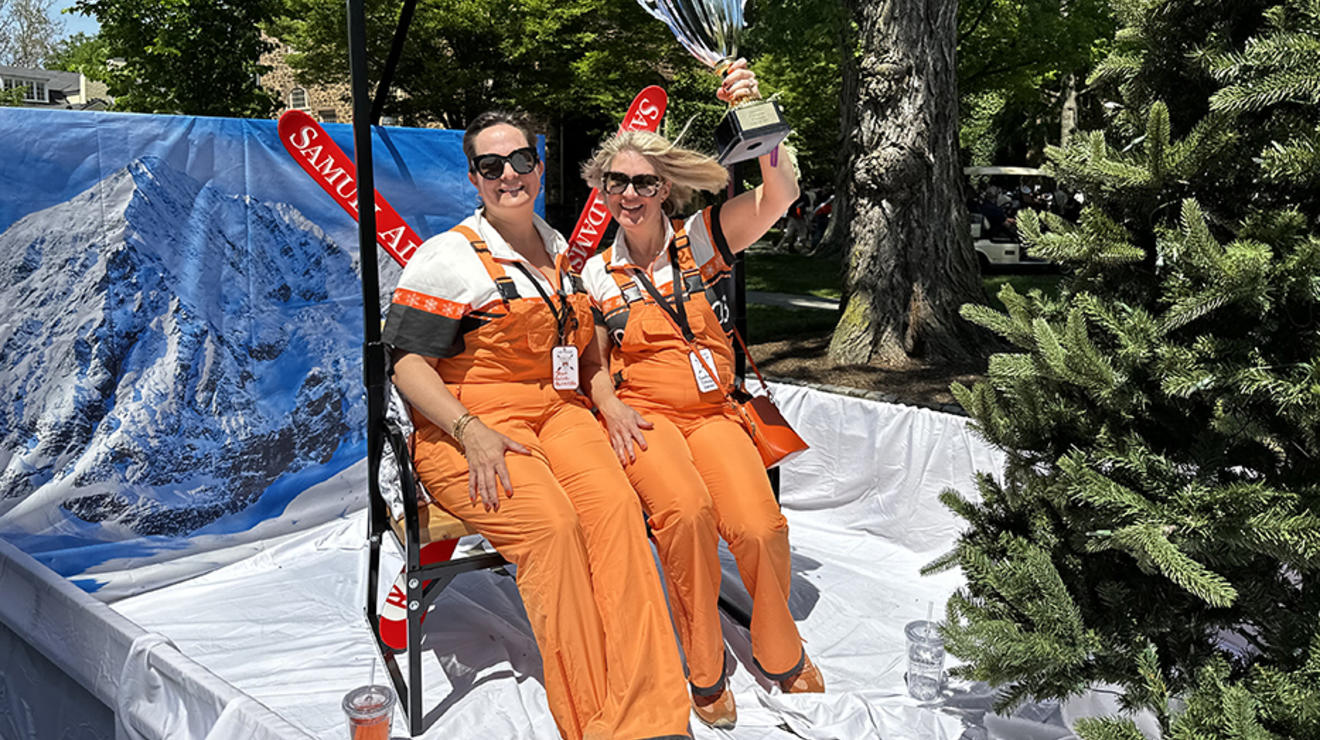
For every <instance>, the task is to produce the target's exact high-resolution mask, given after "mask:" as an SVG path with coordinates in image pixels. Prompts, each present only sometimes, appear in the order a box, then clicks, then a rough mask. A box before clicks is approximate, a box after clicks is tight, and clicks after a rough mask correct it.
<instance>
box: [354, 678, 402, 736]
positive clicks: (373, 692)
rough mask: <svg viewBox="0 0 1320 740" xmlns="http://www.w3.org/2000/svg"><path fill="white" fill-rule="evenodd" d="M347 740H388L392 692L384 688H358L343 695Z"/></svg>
mask: <svg viewBox="0 0 1320 740" xmlns="http://www.w3.org/2000/svg"><path fill="white" fill-rule="evenodd" d="M344 714H345V715H347V716H348V737H349V740H390V720H392V719H393V718H394V692H392V691H390V690H389V688H388V687H385V686H359V687H357V688H356V689H353V690H352V691H350V692H348V693H347V694H345V695H344Z"/></svg>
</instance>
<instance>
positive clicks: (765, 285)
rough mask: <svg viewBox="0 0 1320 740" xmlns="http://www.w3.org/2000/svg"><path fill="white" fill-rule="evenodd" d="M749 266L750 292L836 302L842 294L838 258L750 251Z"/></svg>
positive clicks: (747, 262) (748, 285)
mask: <svg viewBox="0 0 1320 740" xmlns="http://www.w3.org/2000/svg"><path fill="white" fill-rule="evenodd" d="M746 264H747V289H748V290H763V291H767V292H770V293H795V294H797V295H811V296H816V297H817V298H835V299H837V298H838V297H839V296H840V295H842V291H840V290H839V286H840V285H841V284H842V283H843V275H842V274H841V272H840V269H839V260H838V258H837V257H825V258H820V257H806V256H803V255H800V254H766V253H764V252H760V253H751V252H749V253H748V254H747V258H746Z"/></svg>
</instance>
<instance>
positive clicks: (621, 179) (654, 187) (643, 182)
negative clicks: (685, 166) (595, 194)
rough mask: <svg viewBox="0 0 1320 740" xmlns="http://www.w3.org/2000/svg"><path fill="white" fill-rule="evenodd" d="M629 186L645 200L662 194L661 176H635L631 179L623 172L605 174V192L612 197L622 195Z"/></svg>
mask: <svg viewBox="0 0 1320 740" xmlns="http://www.w3.org/2000/svg"><path fill="white" fill-rule="evenodd" d="M629 185H632V186H633V192H635V193H637V194H638V195H640V196H642V197H643V198H650V197H651V196H653V195H655V194H656V193H658V192H660V176H659V175H633V176H632V177H629V176H627V175H625V174H623V173H622V172H606V173H605V192H607V193H609V194H610V195H622V194H623V191H625V190H627V189H628V186H629Z"/></svg>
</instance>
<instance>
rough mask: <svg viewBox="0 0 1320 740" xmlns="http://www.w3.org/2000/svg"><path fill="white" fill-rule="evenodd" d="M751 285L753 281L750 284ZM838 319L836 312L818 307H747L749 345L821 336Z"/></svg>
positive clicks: (832, 326)
mask: <svg viewBox="0 0 1320 740" xmlns="http://www.w3.org/2000/svg"><path fill="white" fill-rule="evenodd" d="M748 284H749V285H750V284H751V281H750V280H749V281H748ZM838 320H839V317H838V316H837V315H836V314H835V313H834V312H833V311H821V310H819V309H815V308H784V307H781V306H765V305H762V304H760V303H749V304H748V305H747V334H748V339H747V341H748V343H749V344H760V343H762V342H774V341H778V340H780V339H790V338H793V337H819V336H824V335H826V334H829V333H830V332H832V331H834V324H835V323H836V322H837V321H838Z"/></svg>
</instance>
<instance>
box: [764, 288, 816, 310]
mask: <svg viewBox="0 0 1320 740" xmlns="http://www.w3.org/2000/svg"><path fill="white" fill-rule="evenodd" d="M747 302H748V303H761V304H764V305H767V306H782V307H784V308H815V309H819V310H823V311H835V310H838V308H839V302H838V301H837V300H835V299H833V298H817V297H816V296H814V295H795V294H793V293H767V292H764V291H760V290H749V291H747Z"/></svg>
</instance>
